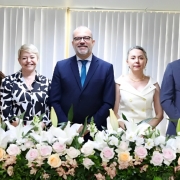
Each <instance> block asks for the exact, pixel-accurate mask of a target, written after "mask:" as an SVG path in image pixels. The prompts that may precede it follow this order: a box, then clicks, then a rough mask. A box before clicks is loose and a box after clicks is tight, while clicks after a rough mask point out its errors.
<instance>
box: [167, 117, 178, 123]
mask: <svg viewBox="0 0 180 180" xmlns="http://www.w3.org/2000/svg"><path fill="white" fill-rule="evenodd" d="M167 120H168V121H171V122H176V123H177V121H178V119H168V118H167Z"/></svg>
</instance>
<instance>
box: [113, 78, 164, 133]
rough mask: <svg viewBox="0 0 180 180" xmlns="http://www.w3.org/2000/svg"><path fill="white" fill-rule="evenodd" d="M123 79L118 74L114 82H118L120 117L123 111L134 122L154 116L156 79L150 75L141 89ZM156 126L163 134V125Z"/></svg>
mask: <svg viewBox="0 0 180 180" xmlns="http://www.w3.org/2000/svg"><path fill="white" fill-rule="evenodd" d="M124 79H125V78H124V77H123V76H120V77H119V78H118V79H117V80H116V83H117V84H120V94H121V99H120V105H119V115H120V117H121V118H122V113H123V114H124V115H125V116H126V118H127V119H131V120H134V121H135V122H136V123H138V122H140V121H142V120H144V119H147V118H153V117H155V114H154V109H153V96H154V93H155V89H156V87H155V86H154V84H156V83H157V81H155V80H154V79H153V78H151V77H150V79H149V82H148V84H147V85H146V86H145V87H144V88H143V89H142V90H141V91H138V90H137V89H135V88H134V87H133V86H131V84H129V83H127V82H126V81H125V80H124ZM160 124H161V123H160ZM163 126H164V123H163ZM158 128H159V129H160V131H161V132H162V133H163V134H164V133H165V128H166V127H165V126H164V127H160V125H158Z"/></svg>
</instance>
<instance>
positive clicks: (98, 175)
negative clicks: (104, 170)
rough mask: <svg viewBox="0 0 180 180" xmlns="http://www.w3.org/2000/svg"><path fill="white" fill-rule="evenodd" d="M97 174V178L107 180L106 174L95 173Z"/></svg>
mask: <svg viewBox="0 0 180 180" xmlns="http://www.w3.org/2000/svg"><path fill="white" fill-rule="evenodd" d="M94 175H95V176H96V179H97V180H105V179H106V178H105V176H103V175H102V174H101V173H98V174H94Z"/></svg>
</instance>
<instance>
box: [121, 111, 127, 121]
mask: <svg viewBox="0 0 180 180" xmlns="http://www.w3.org/2000/svg"><path fill="white" fill-rule="evenodd" d="M122 118H123V119H124V120H126V121H127V118H126V116H125V115H124V114H123V113H122Z"/></svg>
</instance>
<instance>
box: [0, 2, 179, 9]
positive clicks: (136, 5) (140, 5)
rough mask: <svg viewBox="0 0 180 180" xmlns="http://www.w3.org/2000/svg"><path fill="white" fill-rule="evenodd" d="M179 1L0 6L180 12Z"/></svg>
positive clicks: (1, 4)
mask: <svg viewBox="0 0 180 180" xmlns="http://www.w3.org/2000/svg"><path fill="white" fill-rule="evenodd" d="M179 1H180V0H0V6H33V7H34V6H35V7H60V8H61V7H62V8H67V7H69V8H88V9H89V8H90V9H125V10H146V11H148V10H149V11H150V10H156V11H180V2H179Z"/></svg>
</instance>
